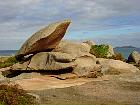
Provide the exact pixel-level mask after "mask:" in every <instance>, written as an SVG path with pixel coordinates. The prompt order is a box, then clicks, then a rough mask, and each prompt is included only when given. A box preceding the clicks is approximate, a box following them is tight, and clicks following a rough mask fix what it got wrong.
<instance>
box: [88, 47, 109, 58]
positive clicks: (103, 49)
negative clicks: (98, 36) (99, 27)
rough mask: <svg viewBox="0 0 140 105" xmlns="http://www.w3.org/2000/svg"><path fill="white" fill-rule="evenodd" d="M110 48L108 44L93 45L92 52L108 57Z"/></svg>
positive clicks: (97, 55) (100, 56)
mask: <svg viewBox="0 0 140 105" xmlns="http://www.w3.org/2000/svg"><path fill="white" fill-rule="evenodd" d="M108 50H109V46H108V45H104V44H102V45H92V46H91V49H90V53H91V54H93V55H95V56H96V57H97V58H107V54H108Z"/></svg>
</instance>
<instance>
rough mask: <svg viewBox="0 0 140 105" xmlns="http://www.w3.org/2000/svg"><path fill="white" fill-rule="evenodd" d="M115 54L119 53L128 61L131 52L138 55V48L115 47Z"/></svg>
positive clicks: (139, 49)
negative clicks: (135, 52)
mask: <svg viewBox="0 0 140 105" xmlns="http://www.w3.org/2000/svg"><path fill="white" fill-rule="evenodd" d="M114 51H115V52H118V53H121V54H122V55H123V57H124V58H125V59H128V56H129V55H130V54H131V53H132V51H137V52H139V53H140V48H136V47H116V48H114Z"/></svg>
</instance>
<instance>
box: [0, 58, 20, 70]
mask: <svg viewBox="0 0 140 105" xmlns="http://www.w3.org/2000/svg"><path fill="white" fill-rule="evenodd" d="M17 62H18V61H17V59H16V58H15V57H9V58H8V59H6V60H5V61H0V68H4V67H9V66H12V65H13V64H15V63H17Z"/></svg>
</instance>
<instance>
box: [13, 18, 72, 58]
mask: <svg viewBox="0 0 140 105" xmlns="http://www.w3.org/2000/svg"><path fill="white" fill-rule="evenodd" d="M69 24H70V21H69V20H66V21H62V22H57V23H54V24H50V25H49V26H47V27H45V28H43V29H41V30H40V31H38V32H36V33H35V34H33V35H32V36H31V37H30V38H29V39H28V40H27V41H26V42H25V43H24V44H23V45H22V47H21V48H20V50H19V51H18V53H17V54H16V57H17V58H20V57H21V56H25V55H28V54H34V53H37V52H43V51H50V50H52V49H54V48H55V47H56V46H57V45H58V44H59V42H60V40H61V39H62V38H63V36H64V35H65V32H66V30H67V28H68V26H69Z"/></svg>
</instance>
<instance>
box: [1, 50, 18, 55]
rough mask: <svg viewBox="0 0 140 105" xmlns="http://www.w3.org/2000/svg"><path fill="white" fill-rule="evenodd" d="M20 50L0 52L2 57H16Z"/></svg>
mask: <svg viewBox="0 0 140 105" xmlns="http://www.w3.org/2000/svg"><path fill="white" fill-rule="evenodd" d="M17 51H18V50H0V56H12V55H15V54H16V52H17Z"/></svg>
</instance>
